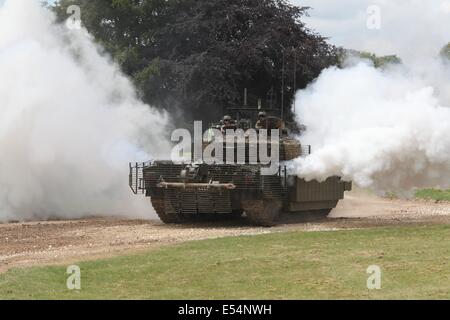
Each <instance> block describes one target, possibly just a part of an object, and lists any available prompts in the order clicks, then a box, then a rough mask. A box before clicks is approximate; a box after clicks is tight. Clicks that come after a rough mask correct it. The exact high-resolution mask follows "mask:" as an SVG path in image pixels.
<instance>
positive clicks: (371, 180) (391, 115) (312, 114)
mask: <svg viewBox="0 0 450 320" xmlns="http://www.w3.org/2000/svg"><path fill="white" fill-rule="evenodd" d="M449 80H450V68H449V66H448V65H447V63H446V62H444V61H441V60H439V59H435V60H429V61H427V60H422V61H421V64H420V65H419V66H414V67H405V66H391V67H389V68H387V69H375V68H374V67H373V66H372V65H370V64H369V63H368V62H359V63H356V64H353V65H352V66H349V67H347V68H345V69H337V68H330V69H328V70H325V71H324V72H323V73H322V74H321V76H320V77H319V78H318V79H317V81H315V82H314V83H313V84H311V85H310V86H309V87H308V88H307V89H305V90H303V91H300V92H299V93H298V94H297V96H296V102H295V103H296V110H297V116H298V121H299V122H301V123H304V124H305V125H306V126H307V127H308V130H307V132H306V134H305V136H304V137H303V138H302V142H303V143H306V144H311V145H312V146H313V154H312V155H311V156H310V157H308V158H306V159H297V160H296V161H295V168H296V170H297V173H298V175H299V176H302V177H305V178H307V179H319V180H323V179H325V178H326V177H329V176H333V175H339V176H342V177H343V178H344V179H345V180H352V181H354V182H355V183H356V184H357V185H359V186H361V187H370V188H372V189H374V190H376V191H378V192H380V193H381V192H385V191H394V192H398V193H399V194H401V195H408V193H410V192H411V191H413V190H414V189H416V188H423V187H441V188H447V187H449V186H450V108H448V107H449V106H450V81H449Z"/></svg>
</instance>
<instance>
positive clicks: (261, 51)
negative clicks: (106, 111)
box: [54, 0, 338, 121]
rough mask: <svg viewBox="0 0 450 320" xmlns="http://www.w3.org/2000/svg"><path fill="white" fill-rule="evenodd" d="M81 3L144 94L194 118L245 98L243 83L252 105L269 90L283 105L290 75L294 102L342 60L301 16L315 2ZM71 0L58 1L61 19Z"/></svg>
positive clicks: (211, 115) (90, 25) (288, 98)
mask: <svg viewBox="0 0 450 320" xmlns="http://www.w3.org/2000/svg"><path fill="white" fill-rule="evenodd" d="M79 3H80V4H81V8H82V13H83V15H82V20H83V23H84V25H85V26H86V28H87V29H88V30H89V31H90V32H91V33H92V34H93V35H94V37H95V38H96V39H97V41H98V42H99V43H100V44H102V45H103V46H104V47H105V48H106V50H107V51H108V52H109V53H110V54H111V55H112V56H113V57H114V59H115V60H116V61H117V62H118V63H119V64H120V65H121V67H122V69H123V71H124V72H125V73H126V74H128V75H129V76H130V77H132V79H133V80H134V81H135V83H136V84H137V86H138V88H139V89H140V91H141V92H142V94H143V98H144V100H145V101H146V102H147V103H150V104H152V105H156V106H159V107H161V108H165V109H168V110H170V111H172V112H176V111H177V110H179V109H181V110H182V111H188V112H183V114H184V115H186V114H190V115H191V119H192V118H194V119H203V120H212V119H217V117H219V116H221V115H222V110H223V108H224V107H227V106H239V105H242V101H243V92H244V88H247V89H248V93H249V103H251V104H253V105H255V104H256V101H257V99H258V98H262V99H263V100H264V99H265V98H266V97H268V96H269V97H270V99H268V100H270V101H272V103H277V104H278V105H279V104H280V103H281V94H280V92H281V91H282V83H283V82H284V83H285V86H284V88H283V89H284V96H283V97H284V105H285V107H288V106H289V105H290V103H291V102H292V100H293V97H294V93H295V91H296V89H299V88H304V87H305V86H306V85H307V84H308V83H309V82H310V81H312V80H313V79H315V78H316V77H317V76H318V75H319V74H320V72H321V70H322V69H323V68H325V67H328V66H329V65H333V64H337V62H338V57H337V52H336V48H335V47H333V46H331V45H329V44H327V43H326V39H324V38H322V37H321V36H320V35H318V34H316V33H314V32H312V31H311V30H309V29H308V28H306V26H305V24H304V23H303V22H302V18H303V17H304V16H305V15H306V14H307V10H308V8H305V7H303V8H300V7H296V6H292V5H290V4H288V3H287V1H286V0H167V1H166V0H79ZM70 4H73V3H72V2H71V1H70V0H61V1H59V2H58V3H57V4H56V5H55V7H54V9H55V11H56V12H57V13H58V16H59V17H60V18H61V19H65V17H66V14H65V13H66V8H67V6H69V5H70ZM283 65H284V67H285V68H284V69H285V70H286V71H285V72H284V73H283V72H282V70H283ZM294 66H296V67H294ZM294 70H296V72H295V77H294ZM283 78H284V79H283ZM294 78H295V82H294V80H293V79H294ZM283 80H284V81H283ZM294 83H295V88H294ZM267 103H268V102H266V104H267ZM287 109H288V108H287ZM191 119H187V120H189V121H190V120H191Z"/></svg>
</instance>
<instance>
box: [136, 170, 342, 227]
mask: <svg viewBox="0 0 450 320" xmlns="http://www.w3.org/2000/svg"><path fill="white" fill-rule="evenodd" d="M131 168H132V167H131ZM261 169H262V166H261V165H214V166H210V165H205V164H200V165H195V166H193V165H183V164H174V163H172V162H153V163H148V164H142V165H141V166H136V169H135V171H133V170H131V171H130V181H131V184H130V185H132V184H133V181H134V180H135V186H134V188H133V187H132V189H133V190H135V191H138V190H141V191H142V193H144V194H145V195H146V196H147V197H149V198H151V200H152V203H153V207H154V208H155V210H156V211H157V213H158V215H159V216H160V218H161V220H163V221H164V222H167V223H182V222H189V221H192V220H195V219H197V218H200V217H202V216H203V217H206V216H214V215H222V216H223V215H225V216H227V215H228V216H230V217H232V216H239V215H241V214H242V213H243V212H246V214H247V217H249V218H250V220H251V221H252V222H253V223H254V224H257V225H262V226H271V225H273V224H275V223H276V219H277V217H278V215H279V214H281V212H289V213H299V214H301V213H302V212H317V213H319V212H324V210H325V211H327V212H329V211H331V210H332V209H333V208H335V207H336V206H337V204H338V202H339V200H341V199H343V198H344V192H345V191H349V190H351V183H347V182H344V181H342V180H341V179H340V178H338V177H331V178H329V179H327V180H326V181H324V182H318V181H310V182H307V181H305V180H303V179H300V178H298V177H297V176H289V175H288V174H287V172H286V169H285V168H281V167H280V170H279V172H278V173H277V174H275V175H271V176H264V175H262V174H261ZM133 177H134V178H133Z"/></svg>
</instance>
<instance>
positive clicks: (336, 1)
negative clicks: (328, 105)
mask: <svg viewBox="0 0 450 320" xmlns="http://www.w3.org/2000/svg"><path fill="white" fill-rule="evenodd" d="M290 1H291V2H292V3H293V4H295V5H299V6H309V7H311V8H312V9H311V10H310V17H309V18H307V19H306V22H307V26H308V27H309V28H312V29H314V30H315V31H317V32H318V33H320V34H321V35H323V36H326V37H329V41H330V42H331V43H333V44H336V45H339V46H344V47H346V48H351V49H357V50H366V51H370V52H374V53H377V54H382V55H384V54H397V55H399V56H401V57H402V58H403V59H404V60H418V59H421V58H423V57H430V56H432V55H436V54H437V52H439V50H440V49H441V48H442V47H443V46H444V45H445V44H446V43H448V42H450V0H428V1H423V0H290ZM371 6H377V8H378V13H379V15H378V14H375V15H374V11H373V8H371V11H370V13H368V9H369V8H370V7H371ZM375 16H378V17H379V21H380V28H372V29H369V28H368V27H367V22H368V20H369V21H371V22H373V18H374V17H375ZM371 26H372V27H373V26H374V25H373V24H371Z"/></svg>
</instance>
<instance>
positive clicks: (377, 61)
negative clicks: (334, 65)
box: [338, 48, 402, 68]
mask: <svg viewBox="0 0 450 320" xmlns="http://www.w3.org/2000/svg"><path fill="white" fill-rule="evenodd" d="M338 55H339V61H340V62H339V64H340V65H341V66H343V65H344V64H345V61H346V60H347V59H348V58H351V57H356V58H358V59H363V60H370V61H371V62H372V63H373V65H374V67H375V68H385V67H386V66H388V65H395V64H401V63H402V60H401V59H400V58H399V57H397V56H396V55H387V56H377V55H376V54H374V53H370V52H366V51H357V50H351V49H343V48H339V54H338Z"/></svg>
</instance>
